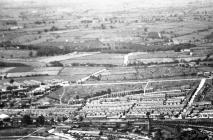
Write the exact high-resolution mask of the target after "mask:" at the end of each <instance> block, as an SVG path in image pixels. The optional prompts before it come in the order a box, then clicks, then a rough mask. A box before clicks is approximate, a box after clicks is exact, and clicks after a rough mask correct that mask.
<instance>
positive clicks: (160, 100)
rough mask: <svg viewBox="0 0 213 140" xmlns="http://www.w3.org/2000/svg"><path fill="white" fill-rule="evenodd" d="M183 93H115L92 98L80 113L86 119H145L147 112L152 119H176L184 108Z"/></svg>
mask: <svg viewBox="0 0 213 140" xmlns="http://www.w3.org/2000/svg"><path fill="white" fill-rule="evenodd" d="M182 92H184V91H181V90H175V91H170V92H166V93H163V92H153V90H146V93H144V92H143V91H142V90H137V91H136V90H135V91H128V92H125V91H124V92H117V93H111V94H107V95H102V96H100V97H93V98H91V99H89V100H88V101H87V103H86V104H85V106H84V107H83V108H82V110H81V111H80V112H81V113H82V115H83V116H84V117H85V118H86V119H94V118H95V119H106V118H108V119H109V118H111V119H112V118H115V119H118V118H121V119H122V118H128V119H134V118H135V119H136V118H147V115H146V114H147V112H149V113H150V117H151V118H153V119H157V118H159V116H161V115H163V116H164V117H168V118H171V117H178V115H179V114H180V113H181V110H182V109H183V107H184V106H185V100H186V99H185V98H186V97H185V96H184V94H183V93H182Z"/></svg>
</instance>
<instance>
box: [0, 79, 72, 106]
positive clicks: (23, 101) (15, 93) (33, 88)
mask: <svg viewBox="0 0 213 140" xmlns="http://www.w3.org/2000/svg"><path fill="white" fill-rule="evenodd" d="M68 84H69V83H68V81H64V80H59V79H53V80H46V81H44V82H40V81H36V80H29V81H26V80H25V81H23V82H16V81H10V83H5V84H4V86H5V88H4V89H1V91H0V99H1V102H0V108H14V109H15V108H38V107H41V106H44V105H47V104H49V103H46V104H45V103H44V102H42V103H39V102H37V101H38V100H39V99H41V98H42V97H44V96H46V95H48V94H51V93H52V92H54V91H56V90H57V89H59V88H60V87H62V86H66V85H68Z"/></svg>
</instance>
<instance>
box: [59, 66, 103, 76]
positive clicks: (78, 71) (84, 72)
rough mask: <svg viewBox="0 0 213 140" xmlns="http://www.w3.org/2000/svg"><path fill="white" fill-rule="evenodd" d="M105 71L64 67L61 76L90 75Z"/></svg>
mask: <svg viewBox="0 0 213 140" xmlns="http://www.w3.org/2000/svg"><path fill="white" fill-rule="evenodd" d="M102 69H105V68H104V67H64V69H63V70H62V71H61V73H60V75H62V76H65V75H67V76H69V75H73V76H74V75H90V74H92V73H95V72H97V71H100V70H102Z"/></svg>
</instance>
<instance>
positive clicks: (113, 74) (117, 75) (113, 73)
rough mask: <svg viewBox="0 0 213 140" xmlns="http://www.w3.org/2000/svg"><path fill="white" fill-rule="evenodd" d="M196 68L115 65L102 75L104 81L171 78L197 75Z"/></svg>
mask: <svg viewBox="0 0 213 140" xmlns="http://www.w3.org/2000/svg"><path fill="white" fill-rule="evenodd" d="M197 71H198V70H197V69H196V68H183V67H179V66H166V65H164V66H157V65H156V66H153V67H115V68H109V69H107V71H106V72H103V73H102V74H101V75H102V76H101V80H102V81H116V80H118V81H126V80H142V79H152V78H163V77H164V78H165V77H167V78H169V77H177V76H187V75H196V73H197Z"/></svg>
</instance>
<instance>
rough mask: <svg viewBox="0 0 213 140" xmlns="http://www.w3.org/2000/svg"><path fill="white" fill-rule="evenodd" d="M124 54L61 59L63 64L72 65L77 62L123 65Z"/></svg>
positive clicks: (102, 54) (103, 54)
mask: <svg viewBox="0 0 213 140" xmlns="http://www.w3.org/2000/svg"><path fill="white" fill-rule="evenodd" d="M123 57H124V54H107V53H101V54H94V55H90V56H84V57H79V58H73V59H69V60H65V61H61V63H62V64H64V65H65V66H66V65H68V66H69V65H71V64H74V63H77V64H99V65H101V64H103V65H104V64H111V65H122V64H123Z"/></svg>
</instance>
